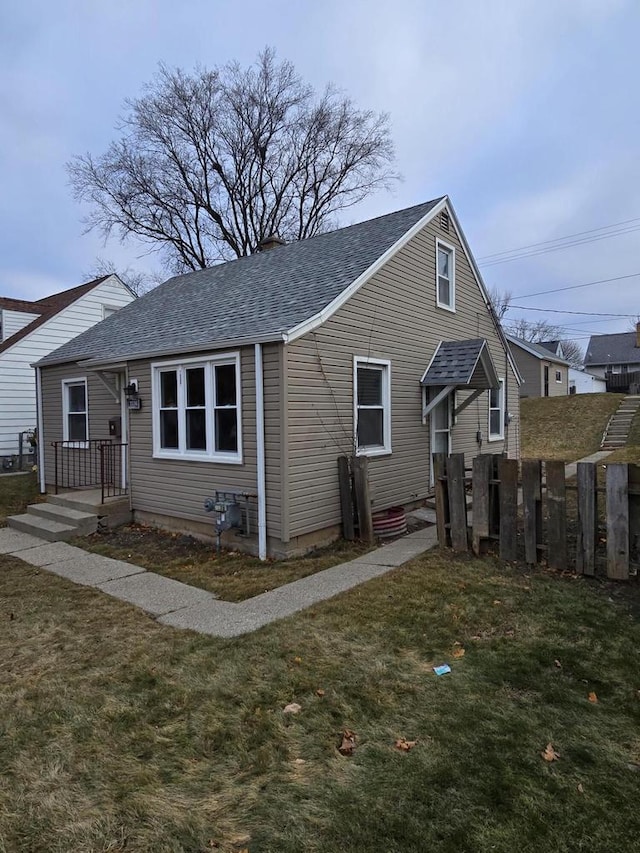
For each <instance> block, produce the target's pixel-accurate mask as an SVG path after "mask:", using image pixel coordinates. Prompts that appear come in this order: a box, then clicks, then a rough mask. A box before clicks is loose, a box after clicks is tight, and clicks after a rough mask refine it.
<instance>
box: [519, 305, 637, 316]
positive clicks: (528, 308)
mask: <svg viewBox="0 0 640 853" xmlns="http://www.w3.org/2000/svg"><path fill="white" fill-rule="evenodd" d="M509 307H510V308H519V309H520V310H522V311H544V312H546V313H548V314H584V315H585V316H587V317H635V316H636V315H635V314H609V313H608V312H606V311H560V310H559V309H558V308H532V307H531V306H530V305H510V306H509Z"/></svg>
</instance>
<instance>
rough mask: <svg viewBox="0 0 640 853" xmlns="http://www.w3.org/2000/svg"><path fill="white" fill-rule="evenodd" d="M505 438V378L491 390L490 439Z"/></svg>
mask: <svg viewBox="0 0 640 853" xmlns="http://www.w3.org/2000/svg"><path fill="white" fill-rule="evenodd" d="M501 438H504V379H501V380H500V387H499V388H491V389H490V391H489V441H498V440H499V439H501Z"/></svg>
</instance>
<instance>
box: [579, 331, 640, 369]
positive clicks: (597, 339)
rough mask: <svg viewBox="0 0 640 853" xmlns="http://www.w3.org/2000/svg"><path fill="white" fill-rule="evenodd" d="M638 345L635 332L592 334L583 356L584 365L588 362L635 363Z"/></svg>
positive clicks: (638, 351)
mask: <svg viewBox="0 0 640 853" xmlns="http://www.w3.org/2000/svg"><path fill="white" fill-rule="evenodd" d="M639 362H640V347H637V346H636V333H635V332H620V333H619V334H616V335H592V336H591V338H590V339H589V346H588V347H587V352H586V355H585V357H584V363H585V367H588V366H589V365H590V364H637V363H639Z"/></svg>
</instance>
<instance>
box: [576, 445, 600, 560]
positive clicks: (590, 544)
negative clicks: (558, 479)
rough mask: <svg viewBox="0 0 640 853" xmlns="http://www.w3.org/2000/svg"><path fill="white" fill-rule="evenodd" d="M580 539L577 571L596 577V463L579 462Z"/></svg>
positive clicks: (577, 550)
mask: <svg viewBox="0 0 640 853" xmlns="http://www.w3.org/2000/svg"><path fill="white" fill-rule="evenodd" d="M577 470H578V537H577V541H576V571H577V572H580V573H582V574H583V575H594V574H595V571H596V536H597V531H598V494H597V492H596V470H597V469H596V464H595V462H578V469H577Z"/></svg>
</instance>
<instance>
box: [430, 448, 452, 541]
mask: <svg viewBox="0 0 640 853" xmlns="http://www.w3.org/2000/svg"><path fill="white" fill-rule="evenodd" d="M446 476H447V457H446V454H444V453H434V454H433V479H434V487H435V493H436V495H435V496H436V530H437V532H438V542H439V543H440V545H444V546H445V547H447V546H448V545H451V537H450V536H449V490H448V488H447V485H448V484H447V480H446Z"/></svg>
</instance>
